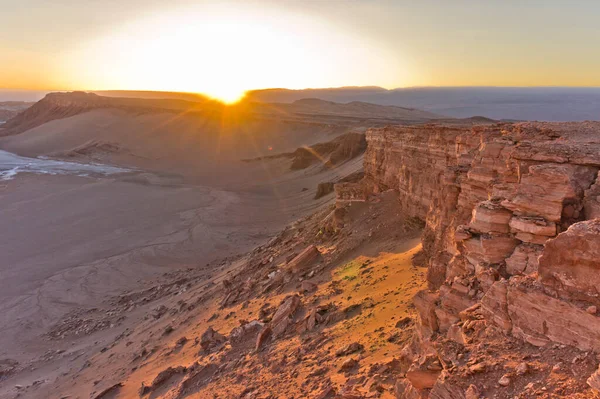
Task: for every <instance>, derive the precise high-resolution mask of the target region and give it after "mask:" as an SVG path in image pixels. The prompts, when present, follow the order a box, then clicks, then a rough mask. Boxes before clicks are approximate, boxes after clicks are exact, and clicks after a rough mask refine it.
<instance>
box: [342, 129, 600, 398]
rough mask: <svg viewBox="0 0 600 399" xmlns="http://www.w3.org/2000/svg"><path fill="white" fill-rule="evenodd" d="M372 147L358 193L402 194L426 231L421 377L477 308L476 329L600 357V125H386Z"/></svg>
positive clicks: (375, 133) (373, 133)
mask: <svg viewBox="0 0 600 399" xmlns="http://www.w3.org/2000/svg"><path fill="white" fill-rule="evenodd" d="M367 142H368V148H367V151H366V154H365V179H364V180H363V181H362V182H361V183H360V186H357V190H358V191H359V192H362V191H364V192H366V193H367V194H368V193H378V192H382V191H385V190H389V189H394V190H396V191H398V192H399V194H400V206H401V208H402V210H403V212H404V213H405V214H406V215H407V216H410V217H416V218H420V219H422V220H424V221H425V223H426V227H425V231H424V233H423V248H424V250H425V251H426V253H427V255H428V257H429V267H428V274H427V280H428V285H429V290H427V291H424V292H421V293H419V294H418V295H417V296H416V297H415V298H414V303H415V306H416V308H417V310H418V311H419V314H420V323H419V326H418V328H417V333H418V334H417V340H418V342H419V343H420V346H417V347H418V348H419V349H418V350H414V345H413V349H411V351H410V352H411V356H409V358H410V359H411V360H412V362H413V363H412V365H411V366H410V370H411V372H412V375H417V374H415V373H416V371H415V369H416V370H418V369H419V364H420V363H422V362H423V359H424V357H427V358H430V357H431V353H432V348H433V347H434V346H435V345H434V343H435V341H436V339H438V338H439V337H444V338H449V339H452V340H454V341H460V340H462V339H463V337H462V336H461V335H460V331H461V329H462V330H464V329H465V324H466V323H467V321H466V320H467V319H468V316H465V315H467V314H468V313H469V312H471V311H472V310H473V309H475V308H477V312H478V314H480V315H482V317H483V320H476V321H477V323H479V322H480V321H483V322H484V323H485V325H486V326H494V328H498V329H500V330H501V331H502V332H503V333H505V334H508V335H512V336H514V337H517V338H520V339H522V340H524V341H526V342H528V343H530V344H533V345H536V346H544V345H547V344H549V343H556V344H560V345H569V346H572V347H575V348H577V349H579V350H583V351H596V352H600V335H599V333H598V332H599V331H600V317H598V316H597V315H596V314H595V313H594V310H595V309H596V306H598V305H600V277H598V270H600V219H597V218H598V217H600V189H599V187H600V183H599V182H600V177H599V175H598V171H599V170H600V123H596V122H583V123H518V124H498V125H494V126H481V127H479V126H474V127H465V128H458V127H444V126H420V127H386V128H381V129H371V130H369V131H368V133H367ZM336 191H337V192H338V196H339V197H344V196H342V195H339V194H341V193H348V192H351V191H352V190H351V189H350V188H349V187H344V188H343V190H342V188H341V187H340V188H339V189H338V188H336ZM341 199H346V200H347V198H341ZM590 309H591V311H590ZM443 373H445V370H444V371H443V372H442V371H441V370H440V371H438V374H440V375H442V374H443ZM440 378H441V377H440ZM421 382H422V381H421ZM443 382H444V381H441V380H439V381H438V383H436V386H439V385H443ZM407 383H410V384H412V388H411V389H404V391H406V392H409V391H410V392H413V390H414V389H416V390H418V391H420V395H424V396H425V397H426V393H427V392H423V390H424V389H425V387H424V386H422V385H419V382H417V383H414V382H413V381H411V379H408V382H404V383H403V384H407ZM427 385H428V388H430V385H432V384H431V381H429V380H428V384H427ZM439 392H440V389H439V387H438V389H435V388H434V389H432V390H431V394H433V393H435V395H437V396H435V397H454V396H447V395H446V396H443V395H441V396H440V394H439ZM463 392H464V391H463ZM399 397H404V396H401V395H399ZM407 397H408V396H407ZM461 397H463V396H461Z"/></svg>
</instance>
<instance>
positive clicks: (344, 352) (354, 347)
mask: <svg viewBox="0 0 600 399" xmlns="http://www.w3.org/2000/svg"><path fill="white" fill-rule="evenodd" d="M364 348H365V347H364V346H363V345H362V344H359V343H358V342H353V343H351V344H348V345H346V346H344V347H343V348H341V349H339V350H338V351H337V352H335V355H336V356H338V357H340V356H348V355H351V354H353V353H356V352H360V351H362V350H363V349H364Z"/></svg>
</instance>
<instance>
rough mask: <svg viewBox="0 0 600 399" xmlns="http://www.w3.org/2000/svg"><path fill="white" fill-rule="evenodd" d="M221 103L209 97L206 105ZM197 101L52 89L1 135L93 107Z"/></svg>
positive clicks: (179, 105) (153, 107)
mask: <svg viewBox="0 0 600 399" xmlns="http://www.w3.org/2000/svg"><path fill="white" fill-rule="evenodd" d="M207 104H210V105H211V106H215V104H218V103H216V102H214V101H208V100H206V102H205V104H204V105H205V106H206V105H207ZM197 106H198V103H195V102H190V101H184V100H177V99H138V98H113V97H103V96H99V95H97V94H93V93H85V92H69V93H50V94H47V95H46V96H45V97H44V98H43V99H41V100H40V101H38V102H37V103H35V104H34V105H33V106H31V107H30V108H28V109H26V110H25V111H23V112H21V113H20V114H18V115H16V116H15V117H14V118H12V119H10V120H9V121H7V122H6V123H5V124H4V125H3V126H2V128H3V129H2V130H0V136H8V135H13V134H19V133H22V132H25V131H27V130H29V129H33V128H35V127H38V126H41V125H43V124H45V123H47V122H51V121H53V120H57V119H64V118H69V117H71V116H75V115H79V114H82V113H84V112H88V111H91V110H94V109H102V108H115V109H123V110H128V111H134V112H149V111H157V110H162V111H174V110H183V109H192V108H194V107H197Z"/></svg>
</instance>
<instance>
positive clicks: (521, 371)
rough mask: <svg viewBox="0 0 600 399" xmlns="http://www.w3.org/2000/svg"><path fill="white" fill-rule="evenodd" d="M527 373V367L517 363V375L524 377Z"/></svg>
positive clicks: (523, 363)
mask: <svg viewBox="0 0 600 399" xmlns="http://www.w3.org/2000/svg"><path fill="white" fill-rule="evenodd" d="M528 371H529V365H528V364H527V363H525V362H522V363H519V365H518V366H517V375H525V374H527V372H528Z"/></svg>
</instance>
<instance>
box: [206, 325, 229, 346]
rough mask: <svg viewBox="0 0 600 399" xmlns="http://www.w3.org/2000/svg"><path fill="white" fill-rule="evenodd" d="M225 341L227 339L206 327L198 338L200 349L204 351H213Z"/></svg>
mask: <svg viewBox="0 0 600 399" xmlns="http://www.w3.org/2000/svg"><path fill="white" fill-rule="evenodd" d="M225 341H227V338H226V337H225V336H224V335H223V334H220V333H218V332H217V331H215V330H214V329H213V328H212V327H208V328H207V329H206V331H205V332H204V333H203V334H202V336H201V337H200V347H202V349H204V350H205V351H208V350H211V349H214V348H216V347H218V346H219V345H221V344H222V343H224V342H225Z"/></svg>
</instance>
